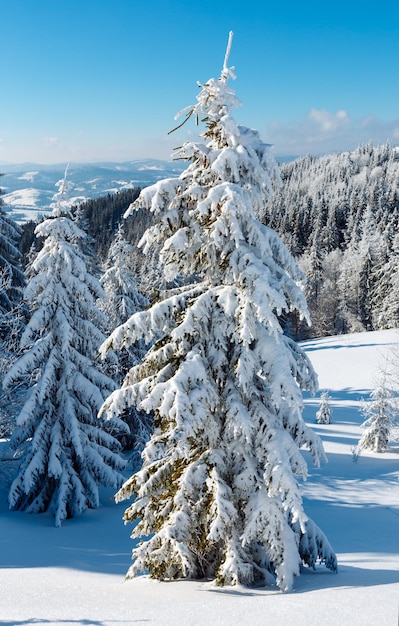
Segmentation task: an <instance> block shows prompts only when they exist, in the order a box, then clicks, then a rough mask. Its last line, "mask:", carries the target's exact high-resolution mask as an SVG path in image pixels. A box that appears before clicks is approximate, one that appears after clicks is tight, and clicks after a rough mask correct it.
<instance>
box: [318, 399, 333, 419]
mask: <svg viewBox="0 0 399 626" xmlns="http://www.w3.org/2000/svg"><path fill="white" fill-rule="evenodd" d="M330 400H331V398H330V395H329V393H328V391H323V392H322V394H321V396H320V406H319V409H318V411H317V412H316V422H317V423H318V424H331V418H332V409H331V406H330Z"/></svg>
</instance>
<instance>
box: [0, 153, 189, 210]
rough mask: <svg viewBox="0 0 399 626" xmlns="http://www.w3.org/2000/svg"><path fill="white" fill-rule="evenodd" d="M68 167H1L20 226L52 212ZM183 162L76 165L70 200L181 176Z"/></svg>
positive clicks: (3, 183)
mask: <svg viewBox="0 0 399 626" xmlns="http://www.w3.org/2000/svg"><path fill="white" fill-rule="evenodd" d="M66 165H67V164H66V163H60V164H57V165H38V164H33V163H22V164H16V165H10V164H0V172H1V173H3V174H4V176H2V177H1V178H0V188H1V189H2V190H3V193H4V195H3V201H4V204H5V209H6V211H7V212H8V214H9V215H10V216H11V217H13V218H15V219H16V220H17V221H18V222H25V221H28V220H34V219H36V218H37V216H38V215H40V214H45V213H46V212H48V211H49V210H50V203H51V201H52V197H53V195H54V193H55V192H56V187H55V184H56V182H57V181H59V180H60V179H61V178H63V176H64V172H65V168H66ZM184 167H185V165H184V164H182V163H181V162H179V161H157V160H150V159H147V160H141V161H127V162H123V163H94V164H74V163H71V164H70V166H69V169H68V180H69V181H70V182H71V183H72V184H73V190H72V194H71V197H70V199H71V200H72V201H73V202H76V203H78V202H80V201H82V200H85V199H88V198H97V197H99V196H104V195H106V194H107V193H115V192H116V191H120V190H122V189H127V188H131V187H144V186H146V185H150V184H152V183H155V182H156V181H157V180H159V179H162V178H168V177H172V176H176V175H179V174H180V172H181V171H182V169H184Z"/></svg>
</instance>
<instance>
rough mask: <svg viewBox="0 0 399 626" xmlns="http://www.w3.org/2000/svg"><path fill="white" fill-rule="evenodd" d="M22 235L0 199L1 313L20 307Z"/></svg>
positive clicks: (22, 283)
mask: <svg viewBox="0 0 399 626" xmlns="http://www.w3.org/2000/svg"><path fill="white" fill-rule="evenodd" d="M0 193H1V191H0ZM21 234H22V229H21V227H20V226H19V225H18V224H16V223H15V222H14V221H13V220H11V219H10V218H8V217H7V214H6V212H5V211H4V207H3V202H2V199H1V197H0V313H5V312H9V311H11V310H12V309H14V308H15V307H16V306H18V304H19V302H20V300H21V295H22V289H23V287H24V285H25V275H24V273H23V271H22V269H21V267H20V259H21V253H20V251H19V249H18V242H19V239H20V237H21Z"/></svg>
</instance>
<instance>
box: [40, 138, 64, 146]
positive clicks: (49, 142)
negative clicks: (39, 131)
mask: <svg viewBox="0 0 399 626" xmlns="http://www.w3.org/2000/svg"><path fill="white" fill-rule="evenodd" d="M43 146H44V147H45V148H62V144H61V141H60V140H59V139H58V137H43Z"/></svg>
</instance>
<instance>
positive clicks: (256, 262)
mask: <svg viewBox="0 0 399 626" xmlns="http://www.w3.org/2000/svg"><path fill="white" fill-rule="evenodd" d="M230 76H232V70H231V69H230V68H228V67H227V63H226V62H225V64H224V67H223V71H222V74H221V77H220V78H219V79H218V80H215V79H211V80H209V81H208V82H207V83H205V84H203V85H200V87H201V91H200V93H199V95H198V98H197V99H198V103H197V104H196V105H194V106H192V107H190V108H189V109H188V110H187V117H189V116H190V115H192V114H193V115H194V117H197V118H201V119H202V120H203V121H205V124H206V129H205V131H204V133H203V135H202V136H203V137H204V138H205V140H206V143H199V142H198V143H192V142H188V143H186V144H184V145H183V146H182V148H180V149H179V150H178V151H177V154H176V156H177V157H178V158H183V159H187V160H188V161H189V162H190V165H189V166H188V167H187V169H186V170H185V171H184V172H183V173H182V174H181V176H180V177H179V178H175V179H167V180H162V181H159V182H158V183H157V184H155V185H154V186H152V187H149V188H146V189H144V190H143V191H142V193H141V195H140V197H139V199H138V200H137V202H136V203H135V204H134V205H133V207H131V209H130V210H129V211H128V213H130V212H131V211H133V210H134V209H135V208H138V207H146V208H148V209H149V210H151V211H153V212H154V213H155V214H156V216H157V217H158V223H157V224H156V225H155V226H154V227H153V228H150V229H149V230H148V231H147V232H146V233H145V235H144V237H143V241H142V243H143V245H144V249H145V250H149V249H150V248H151V246H152V244H154V245H157V244H159V243H161V245H162V250H161V261H162V262H163V265H164V273H165V277H166V279H167V280H168V281H170V280H173V279H174V278H176V277H177V276H178V275H182V276H183V277H184V278H185V280H186V281H187V280H188V279H189V278H190V277H191V278H192V279H193V280H192V282H191V283H189V284H187V283H186V284H185V285H184V286H182V287H180V288H175V289H172V290H169V291H166V292H165V293H163V294H161V297H160V299H159V301H157V302H154V303H153V305H152V306H151V308H149V309H148V310H146V311H143V312H141V313H137V314H135V315H134V316H133V317H132V318H131V319H130V320H128V321H127V322H126V323H125V324H123V325H122V326H120V327H119V328H117V329H116V330H115V331H114V332H113V333H112V335H111V337H110V338H109V339H108V340H107V341H106V342H105V343H104V344H103V346H102V352H103V353H104V354H105V353H106V351H107V349H109V348H111V347H113V348H117V347H118V346H120V345H130V344H131V343H133V342H134V341H136V340H137V339H138V338H139V337H141V336H143V337H144V338H145V339H146V340H147V341H152V340H156V341H155V343H154V345H153V347H152V348H151V350H150V351H149V352H148V353H147V354H146V356H145V357H144V359H143V362H142V364H140V365H137V366H136V367H135V368H133V369H132V370H131V371H130V372H129V374H128V376H127V377H126V379H125V382H124V384H123V386H122V388H121V389H120V390H118V391H116V392H114V393H113V394H112V395H111V396H110V398H109V399H108V400H107V402H106V403H105V405H104V408H103V410H104V411H108V412H109V413H111V414H113V413H115V414H118V413H119V412H120V411H121V409H122V408H123V407H125V406H130V405H131V404H132V403H134V404H135V405H136V406H138V407H140V408H144V409H145V410H147V411H153V412H154V415H155V418H154V433H153V435H152V437H151V439H150V440H149V442H148V444H147V445H146V447H145V449H144V452H143V461H144V463H143V467H142V469H141V471H139V472H137V473H136V474H134V475H133V476H132V477H131V478H130V479H129V480H128V481H127V482H126V483H125V485H124V486H123V487H122V489H121V490H120V491H119V493H118V494H117V499H118V500H123V499H125V498H129V497H131V496H134V501H133V503H132V504H131V506H130V507H129V508H128V509H127V510H126V512H125V520H126V521H132V522H133V521H136V520H138V524H137V526H136V527H135V530H134V531H133V536H134V537H140V538H141V539H142V541H141V543H139V545H138V546H137V548H135V549H134V551H133V559H134V563H133V565H132V567H131V568H130V570H129V572H128V576H129V577H130V576H134V575H136V574H137V573H138V572H143V571H147V570H148V571H149V572H150V575H151V576H152V577H154V578H158V579H175V578H181V577H185V578H203V577H206V578H214V579H216V580H217V582H218V583H219V584H237V583H243V584H251V583H253V582H255V581H262V582H263V583H268V582H270V581H271V580H276V582H277V585H278V586H279V587H280V588H281V589H282V590H288V589H290V588H291V587H292V584H293V580H294V577H295V576H296V575H298V574H299V572H300V566H301V563H306V564H308V565H310V566H314V565H315V563H316V562H317V561H318V560H320V561H324V562H325V563H326V565H327V567H329V568H331V569H333V570H334V569H335V568H336V558H335V555H334V553H333V551H332V549H331V547H330V545H329V543H328V541H327V539H326V537H325V536H324V534H323V533H322V532H321V531H320V529H318V528H317V526H316V525H315V524H314V523H313V522H312V521H311V520H310V519H309V518H308V517H307V515H306V513H305V512H304V509H303V504H302V497H301V493H300V489H299V485H298V479H299V478H305V476H306V471H307V468H306V462H305V460H304V459H303V457H302V455H301V452H300V448H301V447H307V448H308V449H309V450H310V452H311V454H312V456H313V459H314V461H315V462H316V463H319V461H320V460H321V459H323V458H324V453H323V449H322V445H321V442H320V440H319V439H318V437H317V436H316V435H315V434H314V433H313V431H312V430H310V429H309V428H308V427H307V426H306V424H305V423H304V421H303V419H302V415H301V413H302V394H301V390H302V389H310V390H314V389H315V387H316V376H315V373H314V371H313V369H312V366H311V364H310V362H309V360H308V359H307V357H306V355H305V354H304V353H303V352H302V350H301V349H300V348H299V347H298V346H297V345H296V344H295V343H294V342H293V341H292V340H291V339H290V338H289V337H287V336H285V335H284V334H283V333H282V329H281V325H280V314H281V313H283V312H285V311H291V310H297V311H298V312H299V314H300V315H301V316H305V317H306V316H307V309H306V303H305V300H304V297H303V293H302V290H301V288H300V286H299V285H300V283H301V280H302V277H303V276H302V273H301V271H300V270H299V268H298V267H297V265H296V264H295V262H294V260H293V258H292V257H291V255H290V254H289V252H288V250H287V249H286V248H285V247H284V245H283V244H282V242H281V240H280V239H279V237H278V236H277V234H276V233H275V232H274V231H272V230H271V229H269V228H267V227H266V226H264V225H262V224H261V223H260V222H259V221H258V219H257V215H258V214H261V213H262V209H263V205H264V202H265V199H266V198H267V197H268V196H269V195H270V194H271V193H272V189H273V181H277V180H278V169H277V166H276V163H275V161H274V159H273V158H272V156H271V154H270V152H269V146H268V145H267V144H265V143H263V142H262V141H261V139H260V137H259V134H258V133H257V132H256V131H254V130H251V129H248V128H244V127H242V126H239V125H237V123H236V122H235V120H234V119H233V117H232V115H231V110H232V108H233V107H234V106H236V105H237V104H238V101H237V100H236V97H235V95H234V93H233V91H232V90H231V89H230V88H229V86H228V84H227V82H228V78H229V77H230ZM194 279H195V280H194Z"/></svg>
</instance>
